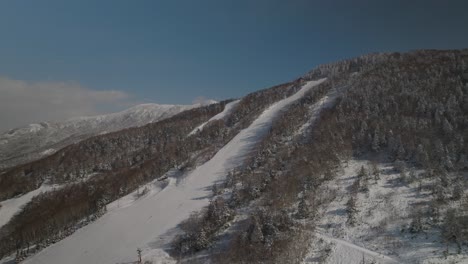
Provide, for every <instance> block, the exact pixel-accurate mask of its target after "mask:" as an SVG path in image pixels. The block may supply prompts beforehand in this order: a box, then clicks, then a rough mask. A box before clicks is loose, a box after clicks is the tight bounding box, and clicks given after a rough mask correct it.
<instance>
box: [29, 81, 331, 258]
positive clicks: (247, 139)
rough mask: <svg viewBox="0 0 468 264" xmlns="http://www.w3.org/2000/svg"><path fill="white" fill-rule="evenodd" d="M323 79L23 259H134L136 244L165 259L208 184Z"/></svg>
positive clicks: (206, 196) (202, 202) (149, 254)
mask: <svg viewBox="0 0 468 264" xmlns="http://www.w3.org/2000/svg"><path fill="white" fill-rule="evenodd" d="M324 80H325V79H321V80H318V81H311V82H308V83H307V84H306V85H304V86H303V87H302V88H301V90H299V91H298V92H297V93H295V94H294V95H292V96H290V97H288V98H286V99H283V100H281V101H279V102H277V103H275V104H273V105H272V106H270V107H269V108H268V109H266V110H265V111H264V112H263V113H262V114H261V115H260V116H259V117H258V118H257V119H256V120H255V121H254V122H253V123H252V124H251V125H250V126H249V127H248V128H246V129H244V130H242V131H241V132H240V133H239V134H238V135H236V136H235V137H234V138H233V139H232V140H231V141H230V142H229V143H228V144H226V145H225V146H224V147H223V148H222V149H221V150H220V151H218V153H216V155H215V156H214V157H213V158H212V159H211V160H209V161H208V162H206V163H205V164H203V165H201V166H199V167H197V168H196V169H195V170H193V171H192V172H190V173H188V175H186V176H185V177H184V180H183V181H181V182H179V183H177V181H176V179H174V177H169V178H168V179H167V181H168V184H167V186H165V187H162V188H161V187H151V186H150V188H153V189H152V191H150V192H149V194H147V195H144V196H142V197H140V198H139V199H135V194H130V195H128V196H126V197H124V198H123V199H121V200H120V201H116V202H114V203H112V204H111V205H110V206H109V208H108V209H109V211H108V212H107V213H106V214H105V215H104V216H102V217H101V218H99V219H98V220H96V221H95V222H94V223H91V224H89V225H87V226H85V227H83V228H82V229H80V230H78V231H77V232H75V233H74V234H72V235H71V236H69V237H67V238H65V239H64V240H62V241H60V242H58V243H57V244H54V245H52V246H50V247H49V248H47V249H45V250H43V251H42V252H40V253H38V254H37V255H35V256H33V257H31V258H30V259H29V260H27V261H26V262H25V263H47V264H62V263H69V264H73V263H132V261H135V260H136V256H137V254H136V250H137V248H141V249H142V250H143V253H142V255H143V256H144V257H145V258H146V259H153V260H154V259H155V258H156V259H160V262H161V263H164V262H169V261H170V259H168V258H169V257H168V256H167V254H165V253H164V252H163V251H162V250H163V249H164V247H165V245H167V243H168V242H169V241H170V240H171V239H172V235H171V234H173V232H174V230H177V225H178V224H179V223H180V222H181V221H183V220H184V219H186V218H188V217H189V215H190V214H191V213H192V212H194V211H198V210H200V209H202V208H203V207H204V206H206V205H208V203H209V199H210V195H211V188H210V187H211V186H212V185H213V184H214V183H215V182H217V181H220V180H222V179H223V178H224V176H225V175H226V174H227V172H228V171H230V170H232V169H233V168H235V167H237V166H239V165H241V163H242V162H243V161H244V159H245V157H246V154H248V153H249V152H250V151H251V150H252V149H253V148H254V146H255V144H256V143H257V142H258V141H259V140H261V139H262V138H263V137H264V135H265V134H266V133H267V132H268V130H269V129H270V127H271V125H272V122H273V120H274V118H275V117H276V116H277V115H278V114H279V113H280V112H281V111H282V110H283V109H284V108H285V107H287V106H288V105H290V104H291V103H293V102H294V101H296V100H298V99H299V98H301V97H302V96H303V95H304V93H306V92H307V91H308V90H310V89H312V88H313V87H314V86H315V85H318V84H320V83H321V82H323V81H324ZM169 176H171V175H169ZM155 256H159V257H155ZM161 258H162V259H161Z"/></svg>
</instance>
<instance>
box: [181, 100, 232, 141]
mask: <svg viewBox="0 0 468 264" xmlns="http://www.w3.org/2000/svg"><path fill="white" fill-rule="evenodd" d="M239 102H240V100H235V101H232V102H230V103H228V104H226V106H224V110H223V111H222V112H221V113H219V114H217V115H215V116H213V117H212V118H210V119H209V120H208V121H206V122H205V123H203V124H201V125H199V126H198V127H196V128H195V129H194V130H192V131H191V132H190V133H189V134H188V135H189V136H191V135H193V134H196V133H197V132H199V131H201V130H202V129H203V127H205V126H206V124H208V123H209V122H211V121H215V120H220V119H224V118H226V116H229V114H230V113H231V111H232V109H234V107H235V106H236V105H237V104H238V103H239Z"/></svg>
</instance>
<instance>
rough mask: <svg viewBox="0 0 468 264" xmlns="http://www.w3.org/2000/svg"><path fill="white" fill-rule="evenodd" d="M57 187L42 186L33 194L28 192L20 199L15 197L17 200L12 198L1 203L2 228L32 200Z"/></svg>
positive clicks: (0, 222)
mask: <svg viewBox="0 0 468 264" xmlns="http://www.w3.org/2000/svg"><path fill="white" fill-rule="evenodd" d="M55 187H57V186H53V185H45V184H44V185H42V186H41V187H40V188H37V189H36V190H34V191H31V192H28V193H26V194H24V195H21V196H19V197H15V198H11V199H8V200H5V201H3V202H0V205H1V207H0V228H1V227H2V226H3V225H5V224H6V223H8V221H10V219H11V218H12V217H13V216H14V215H15V214H16V213H18V212H19V211H20V210H21V208H23V206H25V205H26V204H27V203H29V202H30V201H31V199H32V198H33V197H34V196H36V195H38V194H40V193H42V192H46V191H49V190H52V189H54V188H55Z"/></svg>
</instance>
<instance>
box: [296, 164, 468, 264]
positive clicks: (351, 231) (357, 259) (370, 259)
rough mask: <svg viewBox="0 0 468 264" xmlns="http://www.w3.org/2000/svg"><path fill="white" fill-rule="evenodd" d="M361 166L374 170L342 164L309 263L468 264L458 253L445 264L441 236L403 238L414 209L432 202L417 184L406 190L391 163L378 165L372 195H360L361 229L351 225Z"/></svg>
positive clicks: (328, 188)
mask: <svg viewBox="0 0 468 264" xmlns="http://www.w3.org/2000/svg"><path fill="white" fill-rule="evenodd" d="M361 166H364V167H365V168H368V167H370V166H369V161H367V160H350V161H348V162H346V163H343V167H344V168H343V171H342V172H341V173H339V174H338V176H337V177H336V178H335V179H334V180H332V181H330V182H329V183H327V184H326V185H325V186H324V187H323V189H322V191H323V193H322V194H321V195H322V197H321V198H322V199H325V200H327V199H329V200H331V201H330V202H329V203H328V204H327V205H326V206H325V207H324V208H320V209H319V212H318V216H317V219H318V223H317V228H316V234H315V236H316V238H315V239H313V241H312V243H311V245H310V252H309V254H308V256H307V257H306V259H305V260H304V263H326V264H327V263H328V264H334V263H361V262H362V259H363V258H364V259H365V260H366V263H447V262H449V260H450V261H453V263H468V254H466V252H465V253H463V254H453V253H454V252H456V249H454V248H450V252H452V255H451V256H449V258H448V259H444V257H443V253H442V252H443V251H444V250H445V249H446V245H445V244H444V243H443V241H441V238H440V236H439V234H438V232H437V230H434V229H432V230H427V231H426V234H420V235H415V234H410V233H409V232H407V231H405V232H402V229H403V228H404V227H407V226H408V224H409V222H410V221H411V219H410V218H409V215H410V213H411V211H412V210H414V208H415V204H421V203H427V202H429V199H430V195H429V191H427V193H420V194H417V193H416V189H417V188H415V185H416V183H413V185H406V184H402V183H401V182H400V181H399V177H400V176H399V173H397V172H396V171H395V170H394V167H393V164H392V163H378V168H379V170H380V172H381V173H380V179H378V180H377V181H375V180H374V179H373V178H372V179H370V180H369V182H368V188H369V191H368V192H367V193H364V192H359V193H358V194H357V200H356V208H357V209H358V212H357V214H356V224H355V225H354V226H350V225H349V224H347V216H348V215H347V212H346V208H347V206H346V202H347V201H348V199H349V198H350V196H351V193H350V188H349V187H350V186H351V184H352V183H353V182H354V181H355V180H356V175H357V172H358V170H359V169H360V168H361ZM321 241H322V242H321ZM324 244H325V245H324ZM326 248H328V249H330V253H329V255H328V256H327V257H326V260H325V261H323V260H321V261H318V260H319V259H320V258H319V257H318V256H320V255H321V254H323V252H324V251H325V249H326Z"/></svg>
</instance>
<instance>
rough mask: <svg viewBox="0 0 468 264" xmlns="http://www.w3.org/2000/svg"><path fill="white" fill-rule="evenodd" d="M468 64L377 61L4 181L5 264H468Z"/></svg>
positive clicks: (345, 64)
mask: <svg viewBox="0 0 468 264" xmlns="http://www.w3.org/2000/svg"><path fill="white" fill-rule="evenodd" d="M467 65H468V50H448V51H435V50H422V51H414V52H409V53H382V54H371V55H364V56H361V57H358V58H355V59H350V60H345V61H341V62H336V63H331V64H327V65H322V66H319V67H317V68H316V69H314V70H312V71H311V72H309V73H307V74H305V75H304V76H302V77H301V78H299V79H296V80H294V81H291V82H288V83H285V84H281V85H278V86H274V87H271V88H268V89H264V90H260V91H257V92H254V93H251V94H248V95H246V96H244V97H242V98H239V99H238V100H227V101H222V102H220V103H216V104H211V105H209V106H203V107H198V108H193V109H190V110H187V111H184V112H182V113H180V114H178V115H175V116H172V117H170V118H167V119H164V120H161V121H158V122H154V123H150V124H147V125H144V126H141V127H133V128H128V129H124V130H120V131H116V132H114V133H108V134H102V135H97V136H95V137H91V138H89V139H87V140H83V141H81V142H79V143H77V144H72V145H69V146H67V147H65V148H63V149H60V150H58V151H57V152H56V153H55V154H52V155H50V156H48V157H44V158H42V159H39V160H38V161H35V162H31V163H27V164H23V165H19V166H17V167H15V168H11V169H9V170H5V171H4V172H3V173H2V174H0V242H1V243H0V258H2V259H1V260H0V263H2V264H3V263H5V264H7V263H8V264H10V263H16V262H15V261H17V262H22V261H24V263H31V264H34V263H49V264H61V263H70V264H74V263H104V264H107V263H108V264H115V263H152V264H156V263H213V264H216V263H296V264H309V263H325V264H335V263H362V264H365V263H374V264H377V263H382V264H385V263H426V264H429V263H434V264H435V263H438V264H439V263H468V191H467V190H468V158H467V156H468V144H467V143H466V142H468V134H467V131H468V130H467V128H468V78H467V77H466V76H467V75H466V73H468V66H467ZM31 129H32V130H34V129H36V128H35V127H31Z"/></svg>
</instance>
